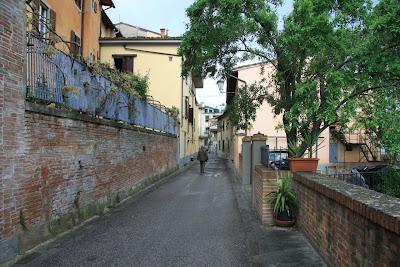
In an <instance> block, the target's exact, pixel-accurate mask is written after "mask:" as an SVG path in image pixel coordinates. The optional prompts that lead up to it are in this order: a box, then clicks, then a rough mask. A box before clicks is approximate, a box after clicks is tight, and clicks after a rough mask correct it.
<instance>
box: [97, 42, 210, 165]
mask: <svg viewBox="0 0 400 267" xmlns="http://www.w3.org/2000/svg"><path fill="white" fill-rule="evenodd" d="M160 36H162V37H125V38H100V47H101V55H100V57H101V62H103V63H109V64H110V65H111V66H114V67H115V68H117V69H119V70H121V71H124V72H128V73H136V74H141V75H147V76H148V79H149V91H148V94H149V95H150V96H152V97H153V98H154V99H155V100H157V101H160V102H161V104H163V105H164V106H166V107H169V108H171V107H176V108H178V109H179V123H180V125H179V129H180V130H179V141H180V144H179V151H180V155H179V158H180V162H181V163H184V162H186V161H187V160H189V159H190V158H191V157H193V156H194V155H195V153H196V152H197V151H198V149H199V140H198V139H199V138H198V137H199V134H200V130H199V129H198V124H199V121H198V120H197V117H198V113H199V108H198V106H197V103H196V96H195V88H201V87H203V84H202V80H201V79H192V78H183V77H182V76H181V70H182V69H181V64H182V58H181V57H180V56H179V55H178V54H177V53H178V48H179V46H180V44H181V39H180V38H176V37H167V36H165V35H163V34H160Z"/></svg>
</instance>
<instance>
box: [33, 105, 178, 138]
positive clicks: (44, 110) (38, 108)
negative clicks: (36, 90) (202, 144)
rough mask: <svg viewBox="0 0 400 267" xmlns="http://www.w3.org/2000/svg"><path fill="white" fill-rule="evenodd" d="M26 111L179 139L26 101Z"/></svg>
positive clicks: (135, 126)
mask: <svg viewBox="0 0 400 267" xmlns="http://www.w3.org/2000/svg"><path fill="white" fill-rule="evenodd" d="M25 110H26V111H28V112H33V113H40V114H44V115H50V116H54V117H59V118H67V119H72V120H78V121H83V122H88V123H94V124H99V125H105V126H109V127H115V128H120V129H127V130H133V131H139V132H144V133H149V134H157V135H164V136H168V137H177V136H176V135H174V134H168V133H163V132H159V131H155V130H152V129H147V128H143V127H140V126H137V125H131V124H128V123H125V122H119V121H113V120H109V119H103V118H97V117H94V116H92V115H87V114H83V113H80V112H78V111H74V110H63V109H59V108H50V107H48V106H46V105H43V104H37V103H33V102H29V101H25Z"/></svg>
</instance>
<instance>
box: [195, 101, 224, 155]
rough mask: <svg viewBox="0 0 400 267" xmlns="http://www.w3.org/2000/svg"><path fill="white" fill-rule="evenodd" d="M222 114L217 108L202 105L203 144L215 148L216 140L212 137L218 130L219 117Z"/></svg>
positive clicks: (201, 134)
mask: <svg viewBox="0 0 400 267" xmlns="http://www.w3.org/2000/svg"><path fill="white" fill-rule="evenodd" d="M221 114H222V113H221V112H220V111H219V109H217V108H214V107H210V106H206V105H204V104H201V105H200V137H201V139H202V145H203V146H206V147H208V148H215V145H216V143H215V141H216V140H215V139H212V137H213V134H212V133H213V132H214V133H215V131H216V130H217V117H218V116H220V115H221Z"/></svg>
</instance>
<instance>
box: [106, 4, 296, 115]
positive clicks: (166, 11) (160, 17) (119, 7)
mask: <svg viewBox="0 0 400 267" xmlns="http://www.w3.org/2000/svg"><path fill="white" fill-rule="evenodd" d="M113 1H114V4H115V7H116V8H114V9H109V10H107V14H108V15H109V17H110V18H111V20H112V21H113V22H114V23H118V22H120V21H122V22H126V23H129V24H132V25H136V26H140V27H142V28H145V29H149V30H152V31H156V32H158V31H159V29H160V28H166V29H168V31H169V35H170V36H180V35H182V34H183V33H184V32H185V30H186V26H185V24H186V23H187V22H188V19H187V18H186V14H185V10H186V8H187V7H189V6H190V5H191V4H192V3H193V2H194V0H146V1H143V0H113ZM284 2H285V3H284V5H283V6H282V7H281V8H280V9H279V13H280V14H281V15H285V14H287V13H289V11H290V10H291V9H292V1H291V0H289V1H284ZM197 100H198V101H199V102H204V103H205V104H206V105H209V106H213V107H217V108H220V105H221V104H223V103H224V102H225V95H224V94H220V93H219V91H218V87H217V85H216V81H215V80H213V79H206V80H205V81H204V88H203V89H199V90H197Z"/></svg>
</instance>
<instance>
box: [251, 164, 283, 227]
mask: <svg viewBox="0 0 400 267" xmlns="http://www.w3.org/2000/svg"><path fill="white" fill-rule="evenodd" d="M288 173H289V172H288V171H275V170H272V169H270V168H267V167H265V166H263V165H257V166H256V168H255V172H254V177H253V184H252V207H253V210H254V211H255V213H256V215H257V217H258V219H259V220H260V222H261V223H262V224H264V225H273V224H274V214H273V213H274V212H273V209H272V208H271V206H270V205H269V204H268V202H267V199H268V197H267V195H268V194H269V193H271V192H274V191H276V189H277V186H278V185H279V182H280V180H282V179H284V178H285V177H287V175H288Z"/></svg>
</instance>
